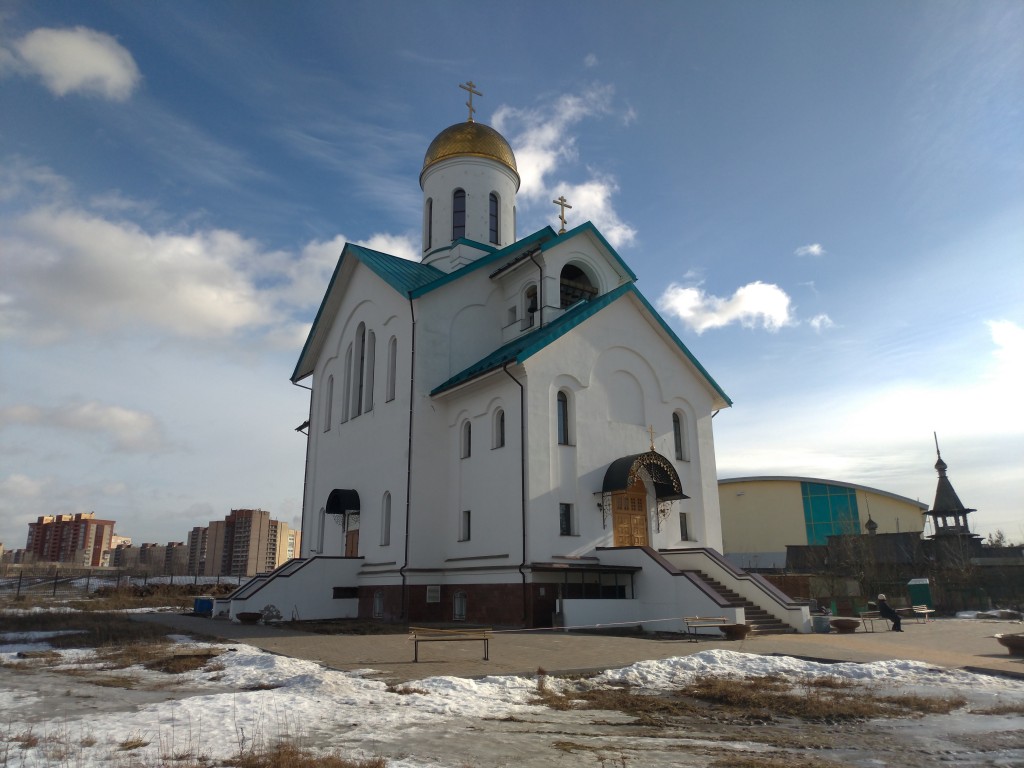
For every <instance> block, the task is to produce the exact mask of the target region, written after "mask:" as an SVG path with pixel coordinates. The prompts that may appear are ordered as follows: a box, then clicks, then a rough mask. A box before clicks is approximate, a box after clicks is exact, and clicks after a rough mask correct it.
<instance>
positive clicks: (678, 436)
mask: <svg viewBox="0 0 1024 768" xmlns="http://www.w3.org/2000/svg"><path fill="white" fill-rule="evenodd" d="M672 437H673V439H674V442H675V448H676V459H677V460H679V461H687V460H688V459H689V458H690V455H689V452H688V451H687V450H686V447H687V446H686V417H685V416H683V414H681V413H679V412H678V411H677V412H676V413H673V414H672Z"/></svg>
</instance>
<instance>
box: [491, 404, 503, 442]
mask: <svg viewBox="0 0 1024 768" xmlns="http://www.w3.org/2000/svg"><path fill="white" fill-rule="evenodd" d="M504 445H505V411H503V410H502V409H501V408H499V409H498V410H496V411H495V412H494V439H493V440H492V442H491V447H492V448H502V447H504Z"/></svg>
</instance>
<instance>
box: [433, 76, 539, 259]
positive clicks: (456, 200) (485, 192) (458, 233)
mask: <svg viewBox="0 0 1024 768" xmlns="http://www.w3.org/2000/svg"><path fill="white" fill-rule="evenodd" d="M459 87H460V88H462V89H463V90H465V91H467V92H468V93H469V100H468V101H467V102H466V106H467V107H468V108H469V118H468V119H467V120H466V122H464V123H456V124H455V125H452V126H449V127H448V128H445V129H444V130H443V131H441V132H440V133H439V134H438V135H437V137H436V138H435V139H434V140H433V141H432V142H430V146H429V147H428V148H427V153H426V155H425V156H424V158H423V170H422V171H420V188H421V189H422V190H423V245H422V253H423V263H424V264H433V265H434V266H436V267H438V268H439V269H443V270H445V271H452V270H453V269H455V268H457V267H459V266H462V264H465V263H467V262H468V261H471V260H472V259H473V258H478V257H479V256H480V255H482V254H483V253H486V252H487V250H488V247H489V248H503V247H505V246H506V245H510V244H511V243H513V242H515V237H516V233H515V227H516V221H515V219H516V192H518V191H519V172H518V170H517V169H516V158H515V155H514V154H513V153H512V147H511V146H509V143H508V142H507V141H506V140H505V137H504V136H502V135H501V134H500V133H498V132H497V131H496V130H494V129H493V128H491V127H490V126H487V125H483V124H482V123H478V122H476V120H474V119H473V113H474V112H475V111H476V109H475V108H474V107H473V96H482V95H483V94H481V93H480V91H478V90H476V86H475V84H474V83H473V82H472V81H470V82H467V83H464V84H462V85H460V86H459ZM460 241H470V242H469V243H468V244H465V243H462V244H460ZM474 244H480V245H482V246H484V247H483V248H481V247H480V246H479V245H477V246H476V247H475V248H474ZM464 246H465V247H464ZM474 252H475V256H469V255H468V254H471V253H474Z"/></svg>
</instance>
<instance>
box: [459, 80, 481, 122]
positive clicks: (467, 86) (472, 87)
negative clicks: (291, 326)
mask: <svg viewBox="0 0 1024 768" xmlns="http://www.w3.org/2000/svg"><path fill="white" fill-rule="evenodd" d="M459 88H461V89H462V90H464V91H468V92H469V101H467V102H466V106H467V107H469V122H471V123H472V122H473V113H474V112H476V110H475V109H473V96H474V95H476V96H483V94H482V93H480V91H478V90H477V89H476V83H474V82H473V81H472V80H467V81H466V82H465V83H459Z"/></svg>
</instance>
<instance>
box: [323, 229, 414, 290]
mask: <svg viewBox="0 0 1024 768" xmlns="http://www.w3.org/2000/svg"><path fill="white" fill-rule="evenodd" d="M359 245H365V246H366V247H367V248H371V249H372V250H374V251H381V252H382V253H386V254H389V255H391V256H398V257H399V258H400V259H406V260H407V261H419V260H420V253H419V249H418V248H417V245H416V241H415V240H414V239H413V238H411V237H404V236H402V235H388V234H384V233H378V234H375V235H372V236H371V237H370V238H369V239H368V240H360V241H359ZM321 290H322V288H321Z"/></svg>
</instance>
